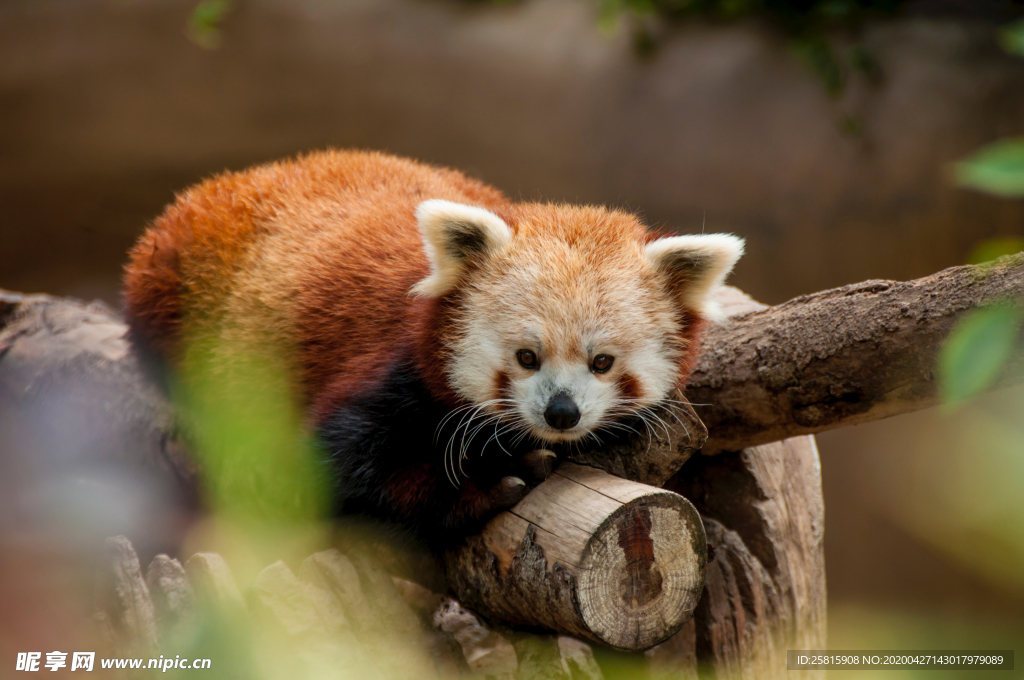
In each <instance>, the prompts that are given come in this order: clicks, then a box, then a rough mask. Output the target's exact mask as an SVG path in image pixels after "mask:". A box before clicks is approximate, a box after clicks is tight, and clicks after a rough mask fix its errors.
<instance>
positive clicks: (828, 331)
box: [676, 254, 1024, 454]
mask: <svg viewBox="0 0 1024 680" xmlns="http://www.w3.org/2000/svg"><path fill="white" fill-rule="evenodd" d="M722 296H723V298H724V299H725V300H726V303H727V304H726V306H727V310H726V311H727V313H730V314H731V316H730V317H729V318H728V319H727V320H726V321H725V322H723V323H722V324H720V325H718V326H716V327H714V328H712V329H711V330H710V331H709V333H708V335H707V337H706V339H705V342H704V352H703V354H702V356H701V358H700V361H699V362H698V364H697V368H696V370H695V371H694V373H693V376H692V378H691V380H690V383H689V385H688V387H687V388H686V396H687V398H688V399H689V400H690V401H691V402H693V403H694V404H695V408H696V411H697V414H698V415H699V416H700V417H701V419H702V420H703V421H704V423H705V425H707V428H708V431H709V432H710V436H709V437H708V440H707V442H706V443H705V445H704V448H703V450H702V453H704V454H711V453H717V452H719V451H738V450H740V449H743V448H745V447H748V446H756V445H758V444H765V443H768V442H772V441H778V440H780V439H785V438H787V437H792V436H795V435H801V434H811V433H814V432H821V431H823V430H829V429H833V428H837V427H845V426H847V425H854V424H857V423H863V422H867V421H871V420H879V419H881V418H887V417H889V416H894V415H898V414H900V413H907V412H910V411H915V410H918V409H922V408H927V407H929V406H934V405H935V404H937V403H938V392H937V381H936V376H935V368H936V362H937V359H938V355H939V351H940V349H941V348H942V345H943V342H944V341H945V339H946V338H947V337H948V335H949V332H950V331H951V330H952V329H953V327H954V326H956V324H957V323H958V322H960V321H961V320H962V319H963V318H964V316H965V315H966V314H967V313H968V312H970V311H971V310H973V309H976V308H978V307H984V306H986V305H991V304H993V303H999V302H1005V301H1013V302H1015V303H1017V304H1019V303H1020V301H1021V300H1022V299H1024V254H1019V255H1014V256H1010V257H1005V258H1002V259H1000V260H998V261H996V262H994V263H990V264H985V265H977V266H963V267H952V268H950V269H946V270H944V271H941V272H939V273H937V274H934V275H932V276H928V277H925V278H922V279H916V280H914V281H907V282H897V281H865V282H863V283H858V284H854V285H850V286H843V287H842V288H835V289H833V290H827V291H823V292H820V293H814V294H812V295H805V296H803V297H799V298H796V299H793V300H790V301H789V302H785V303H783V304H781V305H776V306H774V307H764V306H763V305H759V304H758V303H755V302H753V301H752V300H750V299H749V298H746V299H745V300H744V299H743V298H744V297H745V296H742V294H740V293H739V292H738V291H736V289H728V288H727V289H725V290H723V291H722ZM741 296H742V297H741ZM1022 375H1024V339H1018V344H1017V351H1016V352H1015V354H1014V356H1013V359H1012V361H1011V363H1010V365H1009V366H1008V367H1007V370H1006V371H1005V372H1004V374H1003V376H1002V378H1001V380H1000V381H999V382H998V383H997V384H996V385H995V386H994V387H999V386H1005V385H1009V384H1012V383H1014V382H1018V381H1020V379H1021V377H1022ZM676 436H685V433H684V432H682V431H679V432H678V433H676Z"/></svg>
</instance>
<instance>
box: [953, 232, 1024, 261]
mask: <svg viewBox="0 0 1024 680" xmlns="http://www.w3.org/2000/svg"><path fill="white" fill-rule="evenodd" d="M1020 252H1024V239H1022V238H1016V237H1013V236H1011V237H1007V238H990V239H988V240H986V241H982V242H981V243H979V244H978V245H976V246H975V247H974V250H972V251H971V256H970V257H969V258H967V263H968V264H983V263H985V262H992V261H993V260H998V259H999V258H1000V257H1003V256H1004V255H1015V254H1017V253H1020Z"/></svg>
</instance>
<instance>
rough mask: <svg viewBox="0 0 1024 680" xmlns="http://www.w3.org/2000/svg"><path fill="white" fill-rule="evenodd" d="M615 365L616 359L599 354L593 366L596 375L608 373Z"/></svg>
mask: <svg viewBox="0 0 1024 680" xmlns="http://www.w3.org/2000/svg"><path fill="white" fill-rule="evenodd" d="M613 363H615V357H613V356H610V355H608V354H598V355H597V356H596V357H594V363H593V364H592V366H593V369H594V373H606V372H607V371H608V369H609V368H611V367H612V364H613Z"/></svg>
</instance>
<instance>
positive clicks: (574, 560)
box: [445, 463, 707, 650]
mask: <svg viewBox="0 0 1024 680" xmlns="http://www.w3.org/2000/svg"><path fill="white" fill-rule="evenodd" d="M706 562H707V547H706V541H705V536H704V526H703V525H702V524H701V521H700V517H699V515H698V514H697V511H696V510H695V509H694V508H693V506H692V505H691V504H690V503H689V501H687V500H686V499H685V498H683V497H682V496H680V495H678V494H675V493H672V492H668V491H665V490H663V489H658V488H655V487H651V486H647V485H645V484H639V483H637V482H631V481H628V480H624V479H620V478H618V477H614V476H612V475H609V474H608V473H606V472H602V471H600V470H597V469H594V468H587V467H583V466H580V465H575V464H572V463H565V464H563V465H562V466H561V467H560V468H558V470H557V471H556V472H555V474H554V475H552V477H551V478H550V479H548V480H547V481H545V482H544V483H543V484H541V485H540V486H538V487H537V488H536V489H534V490H533V491H532V492H531V493H530V494H529V495H528V496H527V497H526V498H524V499H523V500H522V501H520V503H519V504H518V505H516V506H515V507H514V508H512V509H511V510H510V511H508V512H504V513H502V514H500V515H499V516H498V517H496V518H494V519H493V520H492V521H491V522H490V523H489V524H488V525H487V526H486V527H485V528H484V530H483V531H482V532H481V533H480V534H478V535H476V536H472V537H470V538H469V539H467V541H466V542H465V543H464V544H462V545H461V546H459V547H458V548H456V549H454V550H451V551H449V552H448V553H447V554H446V556H445V572H446V576H447V578H448V583H449V586H450V587H451V588H452V590H453V591H454V592H455V594H456V596H457V597H458V598H459V599H460V600H461V601H462V602H463V604H465V605H466V606H468V607H470V608H471V609H473V610H474V611H476V612H478V613H480V614H482V615H483V616H485V617H491V618H494V619H496V620H499V621H501V622H503V623H506V624H512V625H526V626H533V627H543V628H547V629H550V630H554V631H557V632H560V633H565V634H568V635H573V636H576V637H581V638H585V639H589V640H593V641H595V642H599V643H601V644H605V645H609V646H611V647H615V648H618V649H626V650H637V649H646V648H648V647H650V646H651V645H654V644H657V643H659V642H661V641H662V640H664V639H666V638H668V637H669V636H671V635H673V634H674V633H675V632H676V631H678V630H679V628H680V627H681V626H682V625H683V624H684V623H686V622H687V621H688V620H690V618H691V617H692V616H693V610H694V608H695V607H696V606H697V600H698V599H699V597H700V594H701V589H702V588H703V585H704V570H705V564H706Z"/></svg>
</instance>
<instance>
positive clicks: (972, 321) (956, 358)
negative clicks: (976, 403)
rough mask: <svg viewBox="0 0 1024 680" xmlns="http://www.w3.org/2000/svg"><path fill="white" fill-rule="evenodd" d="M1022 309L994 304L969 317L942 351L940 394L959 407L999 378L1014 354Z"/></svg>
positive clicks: (949, 402)
mask: <svg viewBox="0 0 1024 680" xmlns="http://www.w3.org/2000/svg"><path fill="white" fill-rule="evenodd" d="M1020 323H1021V310H1020V309H1019V308H1018V307H1016V306H1013V305H1007V304H1003V305H993V306H992V307H985V308H982V309H977V310H974V311H973V312H971V313H970V314H968V315H967V316H966V318H964V319H963V321H961V322H960V323H959V324H958V325H957V326H956V328H954V329H953V332H952V333H950V334H949V337H948V338H947V339H946V343H945V345H944V346H943V347H942V351H941V352H940V353H939V394H940V396H941V398H942V402H943V403H944V404H946V405H949V406H955V405H958V404H960V403H963V402H964V401H966V400H968V399H970V398H971V397H974V396H976V395H978V394H979V393H981V392H983V391H984V390H985V389H987V388H988V387H990V386H991V385H992V384H993V383H994V382H995V381H996V379H997V378H998V377H999V374H1000V372H1001V371H1002V369H1003V368H1004V367H1005V366H1006V364H1007V362H1008V361H1009V360H1010V357H1011V356H1012V354H1013V349H1014V346H1015V345H1016V342H1017V335H1018V331H1019V329H1020Z"/></svg>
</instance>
